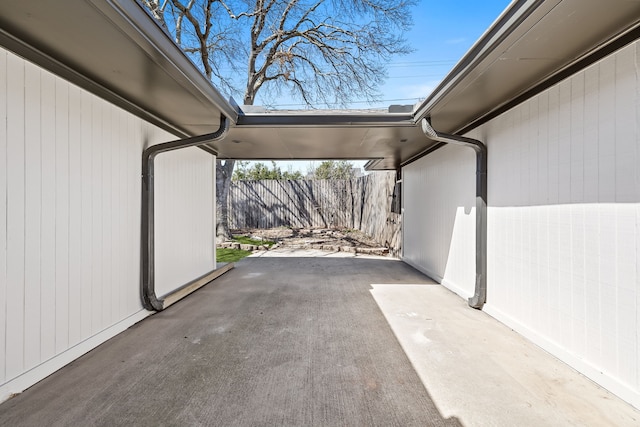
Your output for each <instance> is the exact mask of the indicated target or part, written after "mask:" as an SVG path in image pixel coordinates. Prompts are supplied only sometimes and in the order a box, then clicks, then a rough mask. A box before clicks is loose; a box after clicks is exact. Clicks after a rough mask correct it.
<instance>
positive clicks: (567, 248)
mask: <svg viewBox="0 0 640 427" xmlns="http://www.w3.org/2000/svg"><path fill="white" fill-rule="evenodd" d="M639 64H640V43H635V44H632V45H630V46H627V47H625V48H623V49H621V50H620V51H618V52H616V53H615V54H613V55H611V56H609V57H607V58H605V59H603V60H602V61H600V62H598V63H596V64H594V65H592V66H590V67H589V68H587V69H585V70H583V71H581V72H579V73H577V74H576V75H574V76H572V77H571V78H569V79H567V80H565V81H563V82H561V83H559V84H557V85H556V86H554V87H552V88H550V89H548V90H546V91H545V92H543V93H541V94H539V95H537V96H536V97H534V98H532V99H530V100H528V101H526V102H524V103H522V104H520V105H519V106H517V107H515V108H513V109H512V110H510V111H508V112H506V113H504V114H502V115H501V116H499V117H497V118H496V119H494V120H492V121H491V122H489V123H487V124H485V125H483V126H482V127H480V128H478V129H476V130H474V131H473V132H472V133H471V134H470V135H468V136H470V137H476V138H478V139H481V140H483V141H485V142H486V144H487V146H488V149H489V166H488V167H489V169H488V170H489V172H488V191H489V200H488V205H489V208H488V274H487V279H488V297H487V298H488V301H487V305H486V306H485V310H486V311H487V312H488V313H489V314H491V315H493V316H494V317H496V318H498V319H499V320H501V321H503V322H504V323H506V324H507V325H509V326H511V327H513V328H514V329H516V330H517V331H519V332H520V333H522V334H523V335H525V336H527V337H528V338H530V339H531V340H533V341H534V342H536V343H537V344H539V345H541V346H542V347H543V348H545V349H546V350H548V351H550V352H551V353H552V354H554V355H556V356H557V357H559V358H561V359H562V360H564V361H565V362H567V363H568V364H570V365H572V366H573V367H575V368H576V369H578V370H579V371H581V372H583V373H584V374H586V375H587V376H589V377H590V378H592V379H594V380H595V381H597V382H599V383H600V384H602V385H604V386H605V387H607V388H608V389H610V390H611V391H613V392H614V393H616V394H618V395H619V396H621V397H622V398H624V399H625V400H627V401H629V402H630V403H632V404H634V405H635V406H637V407H640V338H639V337H640V131H639V124H640V84H639V81H638V79H639V75H640V65H639ZM443 150H448V151H443ZM443 150H439V151H437V152H435V153H433V154H431V155H430V156H427V157H426V158H425V159H423V160H421V163H416V164H413V165H410V166H409V167H407V168H405V189H411V188H412V187H413V188H419V186H420V185H424V186H428V187H429V189H428V190H426V191H425V194H427V195H429V198H431V200H430V202H431V203H426V202H418V201H417V200H414V199H413V198H410V197H409V196H405V198H404V200H405V224H406V228H405V230H411V228H410V227H411V226H410V225H409V224H408V221H409V220H411V217H410V216H411V215H414V214H413V213H412V212H413V211H414V210H417V211H421V213H422V216H423V218H424V219H425V221H428V220H429V219H430V218H431V219H433V218H439V217H440V216H442V215H443V213H445V216H444V219H443V220H442V221H444V223H445V224H451V223H453V224H454V225H455V224H456V223H457V222H458V221H459V214H458V209H459V207H460V206H462V205H465V203H464V201H462V202H461V201H458V200H455V197H453V196H452V195H451V193H450V192H449V191H446V190H445V189H444V188H446V186H447V185H450V186H453V185H454V184H453V183H452V182H455V181H456V179H457V178H456V176H455V175H456V174H458V173H460V172H459V170H458V169H456V167H463V166H465V165H466V166H465V167H466V168H468V169H471V170H472V169H473V168H474V165H473V163H472V162H470V161H469V160H468V159H466V158H461V157H460V156H461V154H459V151H458V150H460V149H459V148H457V147H448V148H446V149H443ZM438 153H440V154H439V156H440V158H438V157H435V156H438ZM430 157H431V159H429V158H430ZM448 165H451V166H448ZM429 167H432V168H434V171H433V172H431V173H432V174H436V175H438V177H437V180H435V181H433V184H431V182H430V181H429V178H428V177H427V176H426V175H428V174H429V172H427V170H426V169H428V168H429ZM414 169H416V171H413V170H414ZM418 169H420V171H419V174H422V175H423V176H422V177H419V176H418V175H419V174H418V171H417V170H418ZM422 169H425V170H422ZM414 174H415V175H416V176H415V177H413V175H414ZM412 181H415V182H413V183H411V182H412ZM437 183H441V184H442V185H443V186H445V187H444V188H443V190H440V191H441V193H442V194H440V195H438V194H437V190H435V189H433V188H432V185H435V184H437ZM447 183H451V184H447ZM473 185H474V184H473V182H469V186H470V187H471V188H473ZM416 191H417V190H416ZM453 192H454V193H457V191H453ZM467 197H468V198H467V199H466V201H467V203H472V197H471V196H469V195H467ZM419 203H422V204H419ZM447 211H448V214H446V212H447ZM427 227H431V229H432V230H430V231H431V232H432V235H433V236H434V237H432V238H433V239H434V242H435V243H433V242H428V243H426V244H425V245H423V246H419V247H415V246H411V245H408V244H407V243H408V242H407V240H405V245H404V246H405V258H406V259H407V260H409V261H410V262H412V263H417V264H418V265H419V266H421V267H422V268H423V269H425V270H427V271H431V270H433V271H434V272H435V273H434V275H435V276H437V275H439V274H440V275H441V274H442V271H443V268H444V279H445V280H446V279H447V278H448V277H451V275H450V274H449V273H448V272H447V270H448V268H449V265H454V264H452V261H455V259H454V258H453V256H452V254H454V253H457V252H458V251H463V250H466V248H467V246H468V245H469V242H473V239H474V235H473V231H474V230H473V226H470V227H469V228H468V229H466V231H465V233H464V234H465V236H464V237H463V238H462V237H461V238H460V239H456V238H452V239H447V238H442V235H443V231H442V230H441V229H440V228H438V227H436V226H433V225H432V226H427ZM446 230H447V228H446V227H445V232H444V235H445V237H446V235H447V234H448V232H447V231H446ZM407 233H408V232H406V233H405V239H406V238H407V237H409V240H411V238H412V237H411V235H409V234H407ZM424 235H425V236H428V235H429V233H426V232H425V233H424ZM420 251H422V252H420ZM468 262H469V264H473V248H471V250H470V254H469V259H468ZM456 265H458V266H457V267H456V269H457V270H459V275H460V276H459V277H461V281H460V282H455V283H454V287H455V288H462V289H464V290H465V291H466V290H467V289H472V287H473V283H472V281H471V277H470V276H469V275H468V274H466V272H467V266H466V265H462V264H456ZM443 266H446V267H443ZM465 274H466V275H465Z"/></svg>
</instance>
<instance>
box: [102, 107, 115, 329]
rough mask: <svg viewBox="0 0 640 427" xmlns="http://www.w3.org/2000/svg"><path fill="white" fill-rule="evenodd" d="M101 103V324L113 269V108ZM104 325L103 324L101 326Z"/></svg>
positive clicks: (107, 312) (108, 311) (104, 320)
mask: <svg viewBox="0 0 640 427" xmlns="http://www.w3.org/2000/svg"><path fill="white" fill-rule="evenodd" d="M101 104H102V133H101V135H100V142H101V145H102V157H101V159H102V209H103V211H104V214H103V215H102V281H103V283H104V285H103V286H102V287H101V289H100V290H101V294H102V320H101V322H102V325H108V324H110V323H111V320H112V319H111V305H112V301H111V297H112V293H113V286H112V285H111V283H112V281H111V275H112V270H113V265H112V260H111V247H112V239H113V233H112V218H113V210H112V207H111V192H112V191H113V190H112V186H113V179H114V177H112V176H111V157H112V155H113V153H112V151H113V126H114V124H115V123H114V120H113V117H112V114H113V110H112V109H111V108H109V106H108V105H107V104H106V103H105V102H104V101H101ZM103 327H104V326H103Z"/></svg>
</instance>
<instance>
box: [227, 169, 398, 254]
mask: <svg viewBox="0 0 640 427" xmlns="http://www.w3.org/2000/svg"><path fill="white" fill-rule="evenodd" d="M394 185H395V173H394V172H375V173H371V174H369V175H366V176H363V177H359V178H354V179H351V180H297V181H276V180H264V181H236V182H233V183H232V184H231V189H230V193H229V202H228V203H229V226H230V227H231V228H232V229H242V228H274V227H294V228H305V227H306V228H334V227H336V228H352V229H358V230H360V231H362V232H364V233H366V234H368V235H370V236H371V237H373V238H374V239H376V240H377V241H378V242H379V243H381V244H383V245H384V246H386V247H388V248H389V250H390V253H391V254H393V255H398V254H399V251H400V244H401V238H400V215H398V214H395V213H392V212H391V206H392V202H393V190H394Z"/></svg>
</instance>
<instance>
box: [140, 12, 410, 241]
mask: <svg viewBox="0 0 640 427" xmlns="http://www.w3.org/2000/svg"><path fill="white" fill-rule="evenodd" d="M139 1H141V2H142V4H144V5H145V6H146V7H147V8H148V9H149V11H150V13H151V14H152V15H153V16H154V17H155V18H156V19H157V20H158V21H159V22H160V24H161V25H162V26H163V27H164V28H165V29H167V31H168V32H169V33H170V34H171V35H172V36H173V37H174V39H175V41H176V43H178V45H180V46H181V47H182V48H183V49H184V51H185V52H186V53H187V54H188V55H190V56H191V57H192V59H193V60H194V61H196V63H199V64H200V65H201V67H202V70H203V71H204V73H205V75H206V76H207V77H208V78H209V79H211V80H212V81H213V83H214V84H216V85H217V86H218V87H219V88H220V89H221V90H222V91H223V92H226V93H227V94H229V95H235V96H242V99H243V101H244V104H245V105H253V103H254V102H255V101H256V96H257V95H258V93H260V94H261V101H262V103H264V104H266V105H270V104H271V103H273V102H274V101H275V100H277V99H278V98H279V97H281V96H282V95H283V93H285V92H286V93H288V95H289V96H290V97H291V98H293V99H299V100H301V101H302V102H303V103H304V104H305V105H307V106H309V107H318V106H327V107H333V106H344V105H347V104H348V103H349V102H350V101H353V100H354V99H364V100H367V101H370V102H374V101H376V100H378V99H379V86H380V84H382V83H383V81H384V79H385V77H386V64H387V63H388V62H389V60H390V59H391V58H392V57H393V56H394V55H399V54H404V53H408V52H409V51H410V49H409V47H408V46H407V44H406V42H405V40H404V39H403V32H404V31H405V30H407V29H408V28H409V27H410V26H411V24H412V20H411V13H410V10H411V7H412V6H414V5H415V3H416V0H139ZM233 167H234V161H233V160H228V161H226V162H221V161H218V163H217V171H218V172H217V173H216V181H217V182H216V189H217V190H218V209H217V212H218V224H217V227H216V233H217V235H218V238H219V239H220V238H221V237H222V238H224V237H230V233H229V229H228V226H227V224H226V218H227V214H226V212H225V211H226V205H227V203H226V199H227V195H228V188H229V184H230V180H231V176H232V173H233ZM221 180H222V181H221ZM224 181H226V182H224Z"/></svg>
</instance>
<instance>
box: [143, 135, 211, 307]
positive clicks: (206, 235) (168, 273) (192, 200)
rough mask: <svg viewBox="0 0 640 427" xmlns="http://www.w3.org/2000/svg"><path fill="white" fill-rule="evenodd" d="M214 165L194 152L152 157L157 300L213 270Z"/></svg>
mask: <svg viewBox="0 0 640 427" xmlns="http://www.w3.org/2000/svg"><path fill="white" fill-rule="evenodd" d="M214 160H215V158H214V157H213V156H212V155H211V154H208V153H205V152H204V151H202V150H201V149H199V148H196V147H192V148H185V149H182V150H177V151H170V152H167V153H161V154H159V155H158V156H157V157H156V160H155V181H156V194H155V198H156V212H155V219H156V224H155V226H156V241H155V244H156V266H155V267H156V294H157V295H158V296H159V297H160V296H162V295H165V294H167V293H169V292H171V291H173V290H174V289H176V287H177V286H181V285H184V284H186V283H188V282H190V281H192V280H193V279H195V278H197V277H200V276H202V275H204V274H206V273H209V272H210V271H211V270H213V269H214V268H215V259H216V255H215V230H214V218H215V213H214V212H215V210H214V203H213V200H214V198H213V194H214V193H213V192H214V179H215V178H214V177H215V175H214V167H215V162H214Z"/></svg>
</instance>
